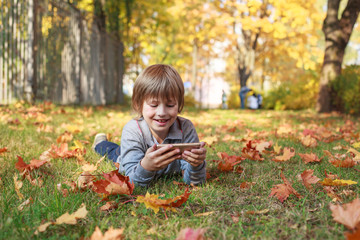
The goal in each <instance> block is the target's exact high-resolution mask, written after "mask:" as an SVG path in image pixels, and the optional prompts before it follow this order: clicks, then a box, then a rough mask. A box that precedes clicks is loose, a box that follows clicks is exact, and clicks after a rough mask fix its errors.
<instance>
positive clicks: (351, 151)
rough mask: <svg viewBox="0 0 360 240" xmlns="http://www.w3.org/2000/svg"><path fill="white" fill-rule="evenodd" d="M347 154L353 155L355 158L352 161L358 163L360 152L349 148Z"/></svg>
mask: <svg viewBox="0 0 360 240" xmlns="http://www.w3.org/2000/svg"><path fill="white" fill-rule="evenodd" d="M348 152H350V153H353V154H354V155H355V157H354V158H353V160H354V161H356V162H358V163H359V162H360V152H359V151H357V150H355V149H353V148H349V150H348Z"/></svg>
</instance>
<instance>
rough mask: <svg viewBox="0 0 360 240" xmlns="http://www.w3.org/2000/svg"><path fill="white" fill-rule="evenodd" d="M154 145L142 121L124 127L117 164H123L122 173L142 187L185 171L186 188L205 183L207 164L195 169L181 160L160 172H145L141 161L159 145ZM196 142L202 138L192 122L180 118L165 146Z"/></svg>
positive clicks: (135, 121)
mask: <svg viewBox="0 0 360 240" xmlns="http://www.w3.org/2000/svg"><path fill="white" fill-rule="evenodd" d="M155 141H156V140H155V138H154V137H153V135H152V134H151V131H150V129H149V127H148V125H147V123H146V121H145V120H144V119H143V118H140V119H138V120H135V119H133V120H131V121H129V122H128V123H127V124H126V125H125V126H124V128H123V131H122V135H121V155H120V156H119V157H118V159H117V162H119V163H120V169H119V171H120V172H123V173H124V174H125V175H126V176H129V178H130V181H133V182H134V183H135V184H137V185H140V186H147V185H148V184H149V183H150V182H151V181H153V180H155V179H157V178H158V177H160V176H163V175H170V174H181V172H182V171H184V172H183V179H184V182H185V183H187V184H191V183H192V184H195V185H196V184H200V183H204V182H205V179H206V162H205V161H204V163H202V164H201V165H199V166H197V167H194V166H192V165H191V164H190V163H188V162H186V161H185V160H183V159H178V160H175V161H173V162H172V163H170V164H169V165H168V166H167V167H166V168H164V169H161V170H158V171H148V170H146V169H144V168H143V167H142V166H141V164H140V161H141V160H142V159H143V158H144V156H145V153H146V151H147V150H148V149H149V148H150V147H152V146H153V145H154V144H155V143H156V142H155ZM194 142H199V137H198V135H197V133H196V130H195V127H194V125H193V124H192V122H191V121H190V120H188V119H185V118H183V117H177V120H176V121H175V122H174V124H173V125H172V126H171V127H170V128H169V133H168V135H167V137H166V138H165V139H164V141H163V144H166V143H194Z"/></svg>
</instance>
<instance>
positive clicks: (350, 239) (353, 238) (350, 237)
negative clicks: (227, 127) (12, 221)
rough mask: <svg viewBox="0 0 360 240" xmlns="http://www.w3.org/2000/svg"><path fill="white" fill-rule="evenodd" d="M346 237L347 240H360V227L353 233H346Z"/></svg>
mask: <svg viewBox="0 0 360 240" xmlns="http://www.w3.org/2000/svg"><path fill="white" fill-rule="evenodd" d="M345 236H346V239H347V240H359V239H360V225H359V226H358V227H357V228H356V229H355V231H353V232H352V233H350V232H346V233H345Z"/></svg>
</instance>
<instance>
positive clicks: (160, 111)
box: [157, 104, 166, 116]
mask: <svg viewBox="0 0 360 240" xmlns="http://www.w3.org/2000/svg"><path fill="white" fill-rule="evenodd" d="M157 114H158V115H159V116H163V115H165V114H166V110H165V106H164V105H163V104H161V105H159V106H158V108H157Z"/></svg>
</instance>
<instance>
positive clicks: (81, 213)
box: [55, 204, 88, 225]
mask: <svg viewBox="0 0 360 240" xmlns="http://www.w3.org/2000/svg"><path fill="white" fill-rule="evenodd" d="M87 213H88V211H87V210H86V206H85V204H82V205H81V207H80V208H79V209H78V210H77V211H76V212H74V213H72V214H69V213H65V214H63V215H61V216H60V217H58V218H57V219H56V222H55V224H63V223H65V224H72V225H74V224H76V220H77V219H81V218H85V217H86V215H87Z"/></svg>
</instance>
